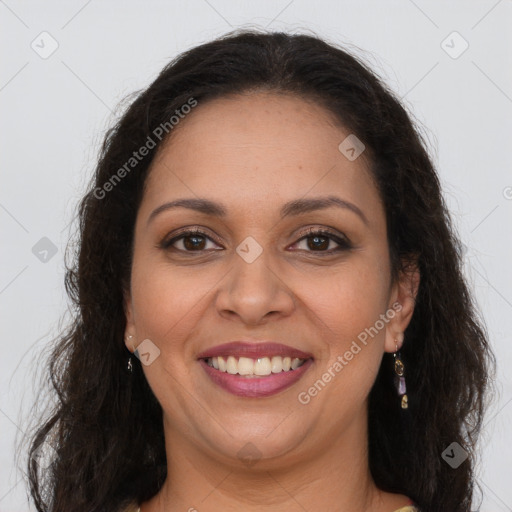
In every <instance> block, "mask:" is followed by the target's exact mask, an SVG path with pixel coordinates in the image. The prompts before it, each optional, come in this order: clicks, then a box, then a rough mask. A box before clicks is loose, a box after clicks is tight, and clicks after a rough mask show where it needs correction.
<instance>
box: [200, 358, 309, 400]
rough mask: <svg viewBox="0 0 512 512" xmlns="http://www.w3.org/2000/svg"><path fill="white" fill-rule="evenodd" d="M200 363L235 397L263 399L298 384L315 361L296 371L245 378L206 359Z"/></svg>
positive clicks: (211, 376) (215, 380)
mask: <svg viewBox="0 0 512 512" xmlns="http://www.w3.org/2000/svg"><path fill="white" fill-rule="evenodd" d="M267 355H268V352H267ZM276 355H277V354H276ZM211 357H215V356H211ZM199 363H200V364H201V366H202V367H203V368H204V370H205V371H206V373H207V374H208V376H209V377H210V378H211V379H212V381H213V382H215V384H217V385H219V386H220V387H221V388H223V389H225V390H226V391H229V392H230V393H232V394H233V395H237V396H243V397H252V398H262V397H266V396H271V395H275V394H276V393H279V392H280V391H283V390H284V389H286V388H288V387H290V386H291V385H292V384H294V383H295V382H297V381H298V380H299V379H300V378H301V377H302V376H303V375H304V373H305V372H306V371H307V370H308V368H309V367H310V366H311V365H312V364H313V359H308V360H307V361H305V362H304V364H303V365H302V366H299V368H297V369H296V370H290V371H288V372H281V373H271V374H270V375H268V376H266V377H243V376H241V375H238V374H235V375H232V374H230V373H225V372H221V371H220V370H216V369H215V368H213V367H211V366H208V363H207V362H206V361H205V360H204V359H200V360H199Z"/></svg>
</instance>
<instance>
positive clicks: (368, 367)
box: [311, 260, 389, 390]
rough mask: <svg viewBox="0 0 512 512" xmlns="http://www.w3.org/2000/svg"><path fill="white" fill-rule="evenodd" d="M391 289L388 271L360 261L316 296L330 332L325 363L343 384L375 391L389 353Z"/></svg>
mask: <svg viewBox="0 0 512 512" xmlns="http://www.w3.org/2000/svg"><path fill="white" fill-rule="evenodd" d="M388 284H389V277H388V275H387V269H385V268H383V267H379V266H378V265H376V264H375V262H373V263H372V262H370V261H368V263H367V264H364V260H359V263H358V264H357V265H347V266H346V267H344V268H340V270H339V271H338V272H336V273H334V274H332V275H331V276H330V278H329V279H326V280H325V283H324V284H323V286H322V293H321V294H311V300H312V301H314V309H315V313H316V315H317V316H318V317H319V318H320V320H321V321H322V322H321V323H323V324H324V325H326V326H327V327H328V328H329V329H328V330H325V332H327V339H325V340H324V342H325V343H324V348H325V350H324V351H323V353H322V355H321V358H320V359H321V360H320V361H319V363H320V366H321V367H323V368H328V369H329V368H330V369H331V371H333V372H335V373H336V374H337V375H340V376H341V375H343V376H342V377H341V379H336V380H337V381H338V382H341V381H343V380H345V379H349V380H350V384H351V386H352V385H355V386H359V387H360V388H361V390H363V389H367V388H369V387H371V384H372V382H373V379H374V377H375V375H376V373H377V371H378V367H379V364H380V361H381V357H382V351H383V343H384V338H385V332H386V329H385V326H386V325H387V323H386V322H383V321H382V320H381V315H383V314H385V313H386V306H387V299H388V297H387V290H388ZM312 307H313V306H312ZM340 365H341V366H340Z"/></svg>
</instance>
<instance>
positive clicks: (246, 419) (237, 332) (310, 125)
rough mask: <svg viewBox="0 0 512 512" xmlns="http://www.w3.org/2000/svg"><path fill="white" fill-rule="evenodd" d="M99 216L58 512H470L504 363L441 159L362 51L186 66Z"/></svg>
mask: <svg viewBox="0 0 512 512" xmlns="http://www.w3.org/2000/svg"><path fill="white" fill-rule="evenodd" d="M79 215H80V240H79V243H78V245H77V247H78V249H77V254H76V261H75V263H74V265H73V266H71V267H70V268H69V270H68V273H67V277H66V285H67V290H68V292H69V294H70V296H71V298H72V299H73V301H74V303H75V304H76V316H75V321H74V323H73V324H72V325H71V326H70V327H69V329H68V331H67V332H65V333H64V334H63V335H62V337H61V338H60V340H59V342H58V344H57V346H56V348H55V350H54V352H53V354H52V358H51V366H50V373H51V376H52V381H53V384H54V387H55V389H56V391H57V393H58V399H59V400H58V403H57V405H56V407H55V409H54V411H53V413H52V415H51V417H49V418H47V419H46V421H45V423H44V425H43V426H42V427H40V428H39V429H38V430H37V433H36V435H35V436H34V438H33V441H32V446H31V450H30V455H31V456H32V457H31V459H30V461H29V473H30V488H31V494H32V496H33V498H34V501H35V503H36V507H37V509H38V510H40V511H42V510H48V511H52V512H61V511H62V512H64V511H66V512H69V511H70V510H73V511H74V512H79V511H84V512H86V511H87V512H92V511H121V510H126V511H128V510H133V511H137V510H139V511H140V512H157V511H158V512H163V511H174V510H189V511H193V510H197V511H199V512H201V511H207V510H209V511H215V510H245V511H256V510H258V511H263V510H265V511H273V510H311V511H312V510H364V511H371V512H393V511H395V510H400V511H402V512H405V511H410V510H419V511H424V512H437V511H443V512H446V511H450V512H462V511H464V512H466V511H469V510H470V505H471V500H472V496H473V487H474V477H473V470H474V464H475V455H474V447H475V443H476V440H477V435H478V433H479V430H480V427H481V420H482V415H483V411H484V405H485V396H486V390H487V387H488V381H489V369H490V366H491V364H492V363H493V356H492V353H491V351H490V348H489V345H488V341H487V337H486V333H485V330H484V327H483V326H482V325H481V324H480V323H479V320H478V317H477V315H476V313H475V310H474V307H473V301H472V298H471V296H470V294H469V291H468V287H467V285H466V283H465V281H464V278H463V275H462V272H461V250H460V243H459V241H458V239H457V237H456V234H455V232H454V229H453V227H452V226H451V221H450V218H449V215H448V213H447V210H446V207H445V205H444V202H443V199H442V195H441V191H440V186H439V181H438V178H437V175H436V172H435V170H434V168H433V165H432V163H431V160H430V159H429V156H428V153H427V150H426V148H425V144H424V143H423V141H422V139H421V137H420V135H419V134H418V132H417V131H416V129H415V128H414V125H413V124H412V122H411V120H410V118H409V116H408V115H407V113H406V112H405V110H404V108H403V107H402V106H401V105H400V103H399V102H398V101H397V99H396V98H395V97H394V96H393V94H392V93H391V92H390V91H389V90H388V89H387V88H386V87H385V86H384V85H383V83H382V82H381V81H380V80H379V79H378V78H377V77H376V76H375V75H374V74H373V73H372V72H371V71H370V70H369V69H367V68H366V67H365V66H364V65H363V64H362V63H361V62H359V61H358V60H357V59H356V58H354V57H353V56H351V55H349V54H348V53H347V52H345V51H343V50H342V49H340V48H337V47H334V46H333V45H330V44H327V43H326V42H324V41H322V40H320V39H318V38H315V37H311V36H305V35H287V34H283V33H258V32H253V31H251V32H249V31H239V32H235V33H231V34H228V35H227V36H225V37H222V38H219V39H218V40H215V41H213V42H210V43H208V44H204V45H201V46H198V47H196V48H193V49H192V50H189V51H188V52H186V53H184V54H183V55H181V56H180V57H178V58H177V59H176V60H175V61H173V62H171V63H170V64H169V65H168V66H167V67H166V68H165V69H164V70H163V71H162V72H161V73H160V75H159V76H158V78H157V79H156V80H155V81H154V82H153V83H152V84H151V85H150V86H149V87H148V88H147V89H146V90H145V91H143V92H142V93H140V94H139V95H138V97H137V98H136V99H135V101H134V102H133V103H132V104H131V106H130V107H129V108H128V110H127V112H126V113H125V114H124V116H123V117H122V119H121V120H120V121H119V122H118V123H117V125H116V126H115V127H114V128H113V129H111V130H110V132H109V133H108V134H107V137H106V139H105V142H104V145H103V149H102V153H101V158H100V161H99V164H98V167H97V170H96V173H95V176H94V181H93V183H92V184H91V187H90V189H89V191H88V193H87V194H86V196H85V197H84V199H83V201H82V202H81V206H80V211H79ZM45 446H46V447H48V446H51V447H52V450H51V454H53V457H50V460H51V463H50V462H49V465H48V468H47V469H45V470H42V469H41V464H40V462H38V461H40V459H38V457H35V456H34V455H36V454H39V453H40V452H41V451H44V448H42V447H45Z"/></svg>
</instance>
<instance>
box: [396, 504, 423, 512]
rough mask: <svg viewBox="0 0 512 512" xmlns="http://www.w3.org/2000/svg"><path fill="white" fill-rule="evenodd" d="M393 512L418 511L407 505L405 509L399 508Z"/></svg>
mask: <svg viewBox="0 0 512 512" xmlns="http://www.w3.org/2000/svg"><path fill="white" fill-rule="evenodd" d="M395 512H418V509H417V508H416V507H414V506H413V505H407V506H406V507H402V508H399V509H398V510H395Z"/></svg>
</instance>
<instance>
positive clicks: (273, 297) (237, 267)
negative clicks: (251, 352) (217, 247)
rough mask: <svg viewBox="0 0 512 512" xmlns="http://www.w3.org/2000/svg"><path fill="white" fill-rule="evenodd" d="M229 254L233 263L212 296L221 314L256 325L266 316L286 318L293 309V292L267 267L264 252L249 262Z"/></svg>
mask: <svg viewBox="0 0 512 512" xmlns="http://www.w3.org/2000/svg"><path fill="white" fill-rule="evenodd" d="M233 257H234V262H233V266H232V268H231V270H230V271H229V272H228V274H227V275H226V277H225V279H223V280H222V282H221V287H220V288H219V290H218V293H217V295H216V298H215V301H216V307H217V311H218V312H219V314H220V315H221V316H223V317H225V318H228V319H233V318H235V317H237V318H239V319H240V320H241V321H242V322H244V323H245V324H247V325H258V324H261V323H264V322H265V321H266V320H267V319H268V317H272V316H275V317H277V316H283V317H286V316H288V315H290V314H291V313H292V312H293V310H294V308H295V301H294V296H293V292H292V290H291V289H290V288H289V286H288V285H287V284H286V283H285V282H284V281H283V279H281V277H280V276H279V275H278V272H277V271H276V270H274V269H272V268H271V265H270V262H269V259H268V258H267V257H266V251H263V253H262V254H261V255H260V256H259V257H258V258H257V259H256V260H255V261H252V262H251V263H249V262H247V261H245V260H244V259H243V258H241V257H240V256H239V255H238V254H235V255H234V256H233Z"/></svg>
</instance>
